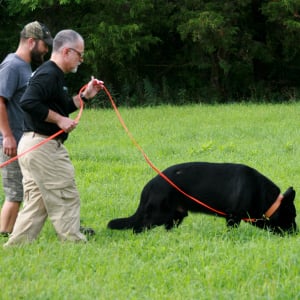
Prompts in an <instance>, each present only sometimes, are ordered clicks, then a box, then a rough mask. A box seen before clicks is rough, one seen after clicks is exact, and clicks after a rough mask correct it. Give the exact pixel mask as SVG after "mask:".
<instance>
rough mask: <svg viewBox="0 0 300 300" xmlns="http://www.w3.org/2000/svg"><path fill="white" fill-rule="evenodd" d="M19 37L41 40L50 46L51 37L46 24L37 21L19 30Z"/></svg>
mask: <svg viewBox="0 0 300 300" xmlns="http://www.w3.org/2000/svg"><path fill="white" fill-rule="evenodd" d="M21 37H22V38H27V39H28V38H34V39H37V40H43V41H44V42H45V43H46V44H47V45H49V46H52V42H53V38H52V36H51V33H50V31H49V29H48V28H47V26H46V25H44V24H42V23H40V22H38V21H35V22H32V23H29V24H27V25H25V27H24V28H23V30H22V31H21Z"/></svg>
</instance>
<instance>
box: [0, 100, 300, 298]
mask: <svg viewBox="0 0 300 300" xmlns="http://www.w3.org/2000/svg"><path fill="white" fill-rule="evenodd" d="M115 100H117V99H115ZM299 109H300V103H289V104H281V105H271V104H259V105H258V104H229V105H204V104H200V105H190V106H180V107H178V106H170V105H169V106H167V105H161V106H156V107H147V108H131V109H128V108H124V107H122V108H120V113H121V115H122V117H123V119H124V120H125V123H126V125H127V126H128V128H129V130H130V132H131V133H132V134H133V136H134V137H135V138H136V140H137V141H138V142H139V144H140V145H141V146H142V147H143V149H144V150H145V152H146V153H147V155H148V156H149V158H150V159H151V160H152V161H153V163H154V164H155V165H156V166H157V167H158V168H159V169H161V170H162V169H164V168H166V167H167V166H169V165H171V164H175V163H180V162H185V161H215V162H240V163H246V164H248V165H250V166H252V167H255V168H257V169H258V170H260V171H261V172H262V173H264V174H265V175H266V176H268V177H269V178H270V179H272V180H273V181H274V182H275V183H276V184H278V186H279V187H280V188H281V189H282V190H285V189H286V188H288V187H289V186H290V185H292V186H294V188H295V190H296V191H297V196H296V200H295V204H296V208H297V211H298V216H297V219H296V220H297V223H298V224H300V217H299V209H300V201H299V200H300V198H299V190H300V166H299V156H300V148H299V135H300V128H299ZM74 117H75V116H74ZM66 147H67V148H68V151H69V153H70V156H71V159H72V162H73V164H74V166H75V170H76V181H77V185H78V189H79V192H80V196H81V218H82V223H83V224H84V225H87V226H91V227H93V228H94V229H95V230H96V236H95V237H93V238H91V239H90V240H89V242H88V243H87V244H71V243H60V242H59V241H57V236H56V234H55V232H54V229H53V227H52V225H51V224H50V223H49V222H47V223H46V226H45V227H44V228H43V231H42V232H41V234H40V236H39V239H38V240H37V241H36V242H35V243H33V244H32V245H27V246H22V247H17V248H12V249H3V248H2V244H3V243H4V242H5V241H6V239H5V238H0V241H1V243H0V256H1V260H0V271H1V277H0V290H1V296H0V298H1V299H15V300H19V299H34V300H45V299H72V300H73V299H74V300H82V299H84V300H85V299H86V300H90V299H97V300H98V299H99V300H102V299H107V300H110V299H111V300H115V299H153V300H168V299H204V300H206V299H207V300H211V299H222V300H223V299H224V300H231V299H241V300H248V299H253V300H261V299H272V300H291V299H299V296H300V294H299V264H300V257H299V236H284V237H279V236H275V235H272V234H270V233H269V232H266V231H263V230H260V229H257V228H255V227H253V226H251V225H249V224H246V223H242V224H241V226H240V227H239V228H237V229H234V230H231V231H228V230H227V229H226V226H225V220H224V219H223V218H217V217H215V216H206V215H203V214H191V213H190V214H189V216H188V217H187V218H186V219H185V220H184V221H183V223H182V225H180V227H178V228H175V229H174V230H171V231H170V232H166V231H165V229H164V228H162V227H158V228H155V229H153V230H151V231H148V232H145V233H143V234H140V235H134V234H133V233H132V232H131V231H130V230H128V231H126V230H125V231H111V230H108V229H107V228H106V225H107V222H108V221H109V220H110V219H112V218H116V217H121V216H128V215H130V214H132V213H133V212H134V211H135V209H136V208H137V205H138V202H139V197H140V193H141V190H142V188H143V186H144V185H145V184H146V182H148V180H150V179H151V178H152V177H153V176H155V175H156V173H155V172H154V171H153V170H152V169H151V168H150V167H149V166H148V165H147V164H146V162H145V160H144V158H143V156H142V155H141V154H140V152H139V151H138V150H137V149H136V148H135V147H134V145H133V144H132V142H131V141H130V140H129V138H128V136H127V135H126V133H125V131H124V130H123V128H122V127H121V125H120V124H119V121H118V119H117V117H116V115H115V113H114V111H113V110H112V109H101V110H93V109H88V110H85V111H84V112H83V115H82V118H81V120H80V122H79V125H78V126H77V127H76V129H75V130H74V131H72V133H71V134H70V137H69V139H68V141H67V142H66ZM1 186H2V185H0V189H1ZM0 195H1V199H3V192H2V190H0Z"/></svg>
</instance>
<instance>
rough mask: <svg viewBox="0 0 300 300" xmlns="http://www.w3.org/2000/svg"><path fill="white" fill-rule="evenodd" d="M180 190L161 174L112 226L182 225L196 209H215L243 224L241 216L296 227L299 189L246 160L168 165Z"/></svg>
mask: <svg viewBox="0 0 300 300" xmlns="http://www.w3.org/2000/svg"><path fill="white" fill-rule="evenodd" d="M163 174H164V175H165V176H166V177H167V178H169V179H170V180H171V181H172V182H173V183H174V184H175V185H176V186H177V187H178V188H179V189H180V190H182V191H184V192H185V193H186V194H187V195H189V196H192V197H194V198H196V199H197V200H199V201H201V202H203V203H205V205H208V206H209V207H205V206H203V205H200V204H199V203H197V202H196V201H195V200H193V199H191V198H190V197H188V196H187V195H184V194H183V193H182V192H181V191H178V190H177V189H176V188H175V187H173V186H171V184H170V183H168V182H167V181H166V180H165V179H164V178H162V176H161V175H157V176H156V177H154V178H153V179H151V180H150V181H149V182H148V183H147V184H146V186H145V187H144V189H143V191H142V194H141V200H140V204H139V207H138V209H137V211H136V212H135V214H133V215H132V216H131V217H128V218H120V219H114V220H111V221H110V222H109V223H108V228H111V229H130V228H132V229H133V231H134V232H135V233H138V232H141V231H143V230H145V229H150V228H152V227H154V226H160V225H164V226H165V228H166V229H171V228H173V227H174V226H178V225H179V224H180V223H181V222H182V220H183V219H184V217H186V216H187V215H188V211H191V212H203V213H207V214H216V212H215V211H212V210H211V208H212V209H214V210H217V211H218V212H221V213H218V214H222V215H223V216H224V217H225V218H226V223H227V226H229V227H233V226H238V225H239V224H240V222H241V220H245V221H249V222H250V223H251V224H252V225H255V226H257V227H259V228H264V229H268V230H270V231H272V232H274V233H284V232H287V233H292V232H295V231H296V229H297V225H296V222H295V218H296V209H295V206H294V198H295V194H296V193H295V191H294V189H293V188H292V187H290V188H289V189H288V190H287V191H286V192H285V193H284V194H283V195H282V194H280V189H279V188H278V187H277V186H276V185H275V184H274V183H273V182H272V181H271V180H269V179H268V178H267V177H265V176H264V175H262V174H261V173H259V172H258V171H256V170H254V169H253V168H250V167H248V166H245V165H241V164H232V163H206V162H190V163H183V164H179V165H174V166H171V167H169V168H167V169H166V170H165V171H163Z"/></svg>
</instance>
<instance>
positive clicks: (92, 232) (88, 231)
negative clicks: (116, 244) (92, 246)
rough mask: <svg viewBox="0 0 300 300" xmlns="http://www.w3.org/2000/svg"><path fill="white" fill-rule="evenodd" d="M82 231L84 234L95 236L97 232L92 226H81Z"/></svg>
mask: <svg viewBox="0 0 300 300" xmlns="http://www.w3.org/2000/svg"><path fill="white" fill-rule="evenodd" d="M79 230H80V232H81V233H83V234H84V235H89V236H93V235H95V234H96V232H95V230H94V229H92V228H90V227H83V226H80V229H79Z"/></svg>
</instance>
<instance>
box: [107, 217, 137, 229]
mask: <svg viewBox="0 0 300 300" xmlns="http://www.w3.org/2000/svg"><path fill="white" fill-rule="evenodd" d="M135 225H136V215H135V214H134V215H132V216H131V217H128V218H118V219H113V220H111V221H109V222H108V224H107V227H108V228H110V229H118V230H122V229H132V228H134V227H135Z"/></svg>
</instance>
